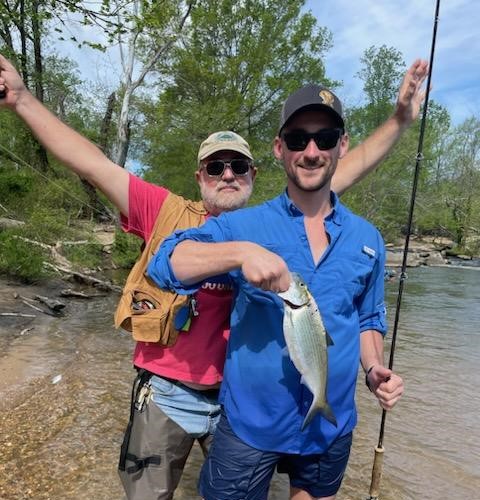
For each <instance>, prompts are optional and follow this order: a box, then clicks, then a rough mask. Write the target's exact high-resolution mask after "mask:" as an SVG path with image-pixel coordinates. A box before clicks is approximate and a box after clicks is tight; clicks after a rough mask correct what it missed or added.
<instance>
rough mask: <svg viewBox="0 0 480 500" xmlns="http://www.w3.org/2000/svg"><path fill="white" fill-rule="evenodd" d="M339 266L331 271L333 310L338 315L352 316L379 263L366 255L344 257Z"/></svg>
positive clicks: (340, 258)
mask: <svg viewBox="0 0 480 500" xmlns="http://www.w3.org/2000/svg"><path fill="white" fill-rule="evenodd" d="M337 264H338V265H336V266H335V269H333V270H332V271H331V278H332V279H333V281H332V282H333V285H334V288H333V290H332V293H333V297H332V303H333V310H334V312H335V313H336V314H343V315H351V314H352V313H353V312H354V311H355V310H356V304H357V300H358V299H359V297H361V296H362V294H363V293H364V292H365V290H366V289H367V287H368V286H369V283H370V280H371V277H372V274H373V273H374V270H375V266H377V265H378V261H377V259H376V258H375V257H372V256H370V255H366V254H360V255H358V254H356V255H342V256H341V257H339V261H338V262H337Z"/></svg>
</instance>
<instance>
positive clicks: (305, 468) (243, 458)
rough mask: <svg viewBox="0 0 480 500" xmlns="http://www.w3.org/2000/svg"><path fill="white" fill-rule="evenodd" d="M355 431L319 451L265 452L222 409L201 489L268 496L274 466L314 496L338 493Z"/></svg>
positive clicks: (233, 499)
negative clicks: (246, 438)
mask: <svg viewBox="0 0 480 500" xmlns="http://www.w3.org/2000/svg"><path fill="white" fill-rule="evenodd" d="M351 445H352V433H351V432H350V433H349V434H347V435H345V436H342V437H341V438H339V439H337V440H336V441H335V442H334V443H333V444H332V445H331V446H330V448H329V449H328V450H327V451H326V452H324V453H320V454H315V455H297V454H287V453H278V452H266V451H261V450H257V449H256V448H252V447H251V446H249V445H248V444H246V443H244V442H243V441H242V440H241V439H240V438H239V437H238V436H237V435H236V434H235V433H234V432H233V431H232V429H231V427H230V424H229V423H228V420H227V418H226V417H225V414H224V413H223V412H222V415H221V417H220V422H219V423H218V426H217V429H216V432H215V435H214V437H213V443H212V445H211V447H210V451H209V453H208V457H207V459H206V461H205V463H204V464H203V467H202V470H201V473H200V479H199V492H200V494H201V495H202V497H203V498H204V499H205V500H225V499H227V498H228V499H229V500H266V499H267V497H268V489H269V486H270V481H271V479H272V476H273V473H274V471H275V467H277V468H278V472H284V473H287V474H288V475H289V478H290V485H291V486H293V487H295V488H299V489H302V490H304V491H306V492H307V493H309V494H310V495H312V496H313V497H326V496H331V495H335V494H336V493H337V491H338V490H339V488H340V485H341V483H342V479H343V475H344V473H345V469H346V468H347V462H348V457H349V455H350V447H351Z"/></svg>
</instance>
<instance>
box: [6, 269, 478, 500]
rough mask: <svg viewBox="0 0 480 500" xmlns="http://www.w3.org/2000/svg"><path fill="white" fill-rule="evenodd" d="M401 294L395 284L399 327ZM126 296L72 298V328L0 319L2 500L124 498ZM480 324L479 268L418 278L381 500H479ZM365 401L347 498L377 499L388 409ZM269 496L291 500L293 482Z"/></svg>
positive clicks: (191, 483)
mask: <svg viewBox="0 0 480 500" xmlns="http://www.w3.org/2000/svg"><path fill="white" fill-rule="evenodd" d="M397 291H398V283H397V282H396V281H392V282H389V283H388V284H387V296H388V302H389V305H390V317H391V323H392V324H393V313H394V308H395V304H396V295H397ZM11 292H12V290H9V293H11ZM5 293H6V292H5ZM0 295H1V293H0ZM0 298H1V297H0ZM117 298H118V297H117V296H106V297H103V298H98V299H95V301H82V300H80V299H73V300H71V301H70V303H69V305H68V308H67V309H68V310H67V314H66V317H65V318H62V319H56V318H47V320H46V319H44V318H43V317H42V318H39V319H40V320H41V321H43V322H44V324H43V325H42V324H39V323H33V322H32V320H29V319H24V320H23V321H24V323H22V324H19V323H18V319H17V322H13V320H10V319H9V318H5V317H1V318H0V411H1V413H0V450H1V454H0V498H1V499H2V500H20V499H54V500H63V499H65V500H66V499H79V500H83V499H85V500H116V499H118V500H123V499H124V496H123V492H122V488H121V485H120V482H119V480H118V479H117V475H116V465H117V459H118V448H119V445H120V442H121V439H122V434H123V430H124V427H125V424H126V419H127V415H128V409H129V393H130V384H131V380H132V377H133V370H132V367H131V352H132V347H133V343H132V341H131V340H130V338H129V336H128V335H126V334H125V333H121V332H118V331H116V330H115V329H114V328H113V321H112V311H113V310H114V307H115V303H116V300H117ZM34 321H36V320H34ZM479 325H480V270H475V269H463V268H416V269H410V270H409V277H408V280H407V282H406V284H405V288H404V294H403V300H402V308H401V314H400V324H399V331H398V340H397V350H396V354H395V368H396V370H397V371H398V372H399V373H400V374H401V375H402V376H403V377H404V379H405V383H406V394H405V396H404V398H403V399H402V401H401V402H400V403H399V404H398V405H397V407H396V408H395V410H394V411H393V412H391V413H388V415H387V419H386V426H385V437H384V442H383V444H384V447H385V457H384V466H383V477H382V481H381V496H380V498H381V499H383V500H407V499H420V498H421V499H423V500H442V499H445V500H446V499H448V500H457V499H458V500H460V499H462V500H463V499H475V498H480V497H479V493H478V492H479V491H480V431H479V430H478V417H477V414H478V413H479V411H480V392H479V391H478V387H479V386H480V370H479V366H480V327H479ZM32 326H35V328H34V329H33V330H26V329H27V328H31V327H32ZM20 333H21V334H20ZM388 347H389V346H388V345H387V348H388ZM59 379H60V380H59ZM53 382H56V383H53ZM357 401H358V406H359V414H360V415H359V420H360V422H359V425H358V427H357V430H356V433H355V438H354V445H353V449H352V455H351V459H350V463H349V466H348V469H347V474H346V478H345V480H344V483H343V485H342V488H341V490H340V492H339V494H338V496H337V498H338V499H339V500H354V499H355V500H360V499H365V498H366V497H367V496H368V490H369V485H370V475H371V468H372V462H373V454H374V447H375V445H376V444H377V441H378V432H379V426H380V419H381V410H380V408H379V407H378V405H377V403H376V401H375V400H374V398H373V397H372V396H371V394H370V393H369V392H368V390H367V389H366V387H365V385H364V384H363V377H359V384H358V390H357ZM200 462H201V458H200V453H199V451H198V449H196V448H194V450H193V453H192V455H191V457H190V459H189V462H188V464H187V468H186V470H185V473H184V477H183V479H182V482H181V484H180V488H179V490H178V492H177V494H176V496H175V498H176V499H182V500H183V499H185V500H187V499H192V500H193V499H197V498H198V497H197V495H196V490H195V480H196V475H197V471H198V467H199V464H200ZM269 498H270V499H271V500H286V499H287V498H288V485H287V482H286V480H285V478H284V477H283V476H275V477H274V480H273V482H272V488H271V493H270V497H269Z"/></svg>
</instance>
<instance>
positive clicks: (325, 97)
mask: <svg viewBox="0 0 480 500" xmlns="http://www.w3.org/2000/svg"><path fill="white" fill-rule="evenodd" d="M318 95H319V97H320V98H321V99H322V101H323V104H326V105H327V106H330V107H331V108H333V102H334V101H335V97H334V96H333V94H332V93H331V92H329V91H328V90H321V91H320V92H319V93H318Z"/></svg>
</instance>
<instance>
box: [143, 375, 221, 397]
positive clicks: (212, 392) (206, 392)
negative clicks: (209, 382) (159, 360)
mask: <svg viewBox="0 0 480 500" xmlns="http://www.w3.org/2000/svg"><path fill="white" fill-rule="evenodd" d="M152 375H153V374H152ZM157 377H160V378H163V379H164V380H168V382H170V383H171V384H172V385H176V386H180V387H185V388H186V389H190V390H191V391H196V392H198V393H199V394H203V395H204V396H207V397H209V398H215V399H218V395H219V393H220V389H219V388H217V389H193V388H192V387H189V386H188V385H186V384H184V383H183V382H182V381H181V380H176V379H174V378H168V377H164V376H163V375H157Z"/></svg>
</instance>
